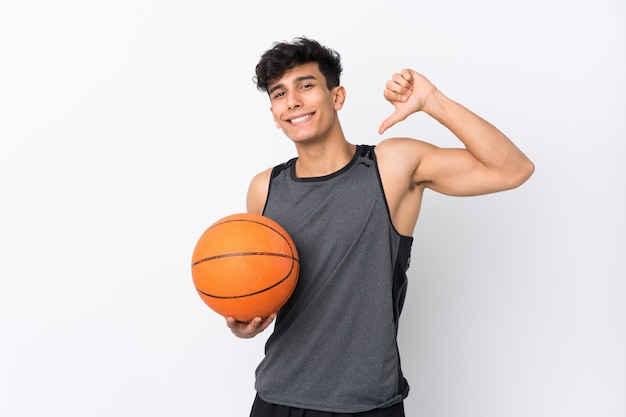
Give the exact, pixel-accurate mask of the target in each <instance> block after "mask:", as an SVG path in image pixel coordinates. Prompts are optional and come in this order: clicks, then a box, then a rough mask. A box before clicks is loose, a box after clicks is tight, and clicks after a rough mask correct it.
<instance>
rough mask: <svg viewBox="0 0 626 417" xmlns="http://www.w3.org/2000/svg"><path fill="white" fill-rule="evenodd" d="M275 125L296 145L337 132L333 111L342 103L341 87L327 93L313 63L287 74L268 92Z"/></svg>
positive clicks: (324, 83) (322, 77) (317, 69)
mask: <svg viewBox="0 0 626 417" xmlns="http://www.w3.org/2000/svg"><path fill="white" fill-rule="evenodd" d="M268 94H269V97H270V102H271V107H270V110H271V112H272V116H273V117H274V122H275V123H276V126H277V127H278V128H280V129H282V130H283V132H284V133H285V134H286V135H287V136H288V137H289V138H290V139H291V140H293V141H294V142H296V143H305V142H311V141H316V140H322V139H323V138H326V137H328V136H330V135H332V134H333V132H339V133H340V128H339V122H338V120H337V110H339V109H341V107H342V106H343V102H344V100H345V90H344V88H343V87H341V86H339V87H335V88H333V89H332V90H328V87H327V86H326V79H325V78H324V75H322V73H321V72H320V70H319V68H318V65H317V63H316V62H312V63H307V64H303V65H300V66H297V67H295V68H293V69H292V70H290V71H287V72H286V73H285V74H284V75H283V76H282V77H281V78H280V79H279V80H278V81H276V82H274V83H272V84H270V86H269V89H268Z"/></svg>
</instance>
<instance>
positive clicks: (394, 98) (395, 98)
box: [383, 88, 410, 104]
mask: <svg viewBox="0 0 626 417" xmlns="http://www.w3.org/2000/svg"><path fill="white" fill-rule="evenodd" d="M408 94H410V92H409V91H406V90H402V91H401V92H396V91H393V90H391V89H389V88H387V89H385V91H384V92H383V96H384V97H385V100H387V101H389V102H390V103H392V104H393V103H395V102H405V101H407V100H408V99H409V96H408Z"/></svg>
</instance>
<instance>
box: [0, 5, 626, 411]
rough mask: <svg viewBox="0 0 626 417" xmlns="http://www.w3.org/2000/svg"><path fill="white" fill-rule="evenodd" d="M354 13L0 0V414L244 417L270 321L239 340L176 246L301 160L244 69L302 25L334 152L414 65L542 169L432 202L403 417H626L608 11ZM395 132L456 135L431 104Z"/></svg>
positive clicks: (418, 261)
mask: <svg viewBox="0 0 626 417" xmlns="http://www.w3.org/2000/svg"><path fill="white" fill-rule="evenodd" d="M370 3H371V2H356V3H355V2H341V1H325V0H324V1H316V2H303V3H301V2H292V1H275V0H273V1H269V2H260V1H259V2H255V1H249V2H238V1H230V2H210V1H199V0H198V1H185V0H182V1H176V2H175V1H169V2H168V1H147V0H146V1H139V0H110V1H106V2H105V1H101V2H96V1H78V0H76V1H69V0H60V1H43V0H40V1H17V0H16V1H11V0H7V1H4V2H2V5H0V198H1V202H0V213H1V216H0V257H1V258H0V259H1V260H0V338H1V342H0V416H7V417H22V416H29V417H30V416H64V417H69V416H81V417H82V416H92V417H96V416H106V417H109V416H151V417H157V416H186V417H192V416H233V417H236V416H247V415H248V413H249V409H250V404H251V402H252V399H253V396H254V389H253V382H254V375H253V372H254V368H255V366H256V364H257V363H258V361H259V360H260V359H261V357H262V351H263V344H264V341H265V337H266V336H267V333H269V332H266V334H263V335H261V336H259V337H258V338H256V339H254V340H239V339H236V338H235V337H234V336H232V335H231V334H230V332H229V331H228V330H227V328H226V327H225V325H224V322H223V319H222V318H221V317H219V316H217V315H216V314H215V313H213V312H212V311H211V310H210V309H209V308H208V307H207V306H205V305H204V304H203V303H202V301H201V299H200V298H199V297H198V295H197V294H196V293H195V290H194V288H193V285H192V281H191V274H190V258H191V251H192V250H193V247H194V245H195V242H196V241H197V238H198V237H199V236H200V234H201V233H202V232H203V231H204V230H205V228H206V227H208V226H209V225H210V224H211V223H213V222H214V221H215V220H217V219H219V218H221V217H223V216H225V215H227V214H231V213H235V212H241V211H245V204H244V202H245V192H246V189H247V186H248V182H249V180H250V178H251V177H252V176H253V175H254V174H256V173H257V172H258V171H261V170H263V169H265V168H268V167H270V166H273V165H275V164H277V163H279V162H283V161H284V160H286V159H288V158H290V157H292V156H294V149H293V145H292V144H291V143H290V142H289V140H288V139H286V138H285V137H283V136H282V134H281V133H280V131H279V130H277V129H276V128H275V127H274V124H273V122H272V119H271V116H270V113H269V111H268V108H269V104H268V100H267V97H266V96H265V95H264V94H263V93H260V92H258V91H257V90H256V88H255V86H254V84H253V82H252V76H253V74H254V72H253V71H254V66H255V65H256V62H257V60H258V58H259V56H260V55H261V53H262V52H263V51H265V50H266V49H267V48H269V47H270V46H271V44H272V43H273V42H274V41H278V40H289V39H291V38H293V37H295V36H299V35H306V36H310V37H313V38H316V39H318V40H319V41H321V42H322V43H325V44H327V45H329V46H331V47H333V48H335V49H337V50H338V51H339V52H340V53H341V55H342V58H343V64H344V68H345V71H344V74H343V78H342V83H343V84H344V86H345V87H346V89H347V92H348V99H347V103H346V105H345V107H344V109H343V110H342V111H341V117H342V120H343V126H344V130H345V133H346V135H347V137H348V139H349V140H350V141H351V142H353V143H370V144H375V143H377V142H378V141H379V140H380V137H379V135H378V134H377V133H376V130H377V128H378V125H379V123H380V122H381V121H382V120H383V119H384V118H385V117H387V116H388V115H389V114H390V111H391V106H390V105H389V104H388V103H386V102H385V101H384V100H383V98H382V91H383V89H384V83H385V81H386V80H387V79H388V78H389V77H390V75H391V74H392V73H393V72H395V71H398V70H400V69H402V68H404V67H412V68H414V69H416V70H418V71H420V72H422V73H424V74H425V75H426V76H427V77H429V78H430V79H431V80H432V81H433V82H434V83H435V84H436V85H437V86H438V87H439V88H440V89H441V90H442V91H443V92H444V93H445V94H446V95H448V96H449V97H451V98H453V99H455V100H457V101H459V102H461V103H463V104H465V105H466V106H468V107H469V108H471V109H472V110H474V111H475V112H476V113H478V114H480V115H482V116H483V117H485V118H486V119H488V120H490V121H491V122H493V123H494V124H495V125H497V126H498V127H500V128H501V129H502V130H503V131H504V132H505V133H507V134H508V135H509V136H510V137H511V138H512V139H513V140H514V141H515V142H516V143H517V144H518V145H519V147H520V148H522V150H524V152H525V153H526V154H527V155H528V156H529V157H530V158H531V159H532V160H533V161H534V162H535V164H536V173H535V174H534V176H533V177H532V178H531V179H530V180H529V181H528V182H527V183H526V184H524V185H523V186H522V187H521V188H519V189H516V190H513V191H509V192H506V193H499V194H494V195H489V196H483V197H475V198H452V197H444V196H440V195H437V194H435V193H432V192H431V193H427V195H426V196H425V201H424V207H423V211H422V215H421V218H420V222H419V224H418V227H417V229H416V232H415V244H414V249H413V258H412V265H411V268H410V274H409V275H410V276H409V278H410V284H409V293H408V297H407V303H406V307H405V311H404V312H403V315H402V319H401V325H400V337H399V340H400V348H401V353H402V359H403V366H404V371H405V374H406V377H407V378H408V379H409V382H410V384H411V394H410V396H409V398H408V399H407V401H406V409H407V416H411V417H416V416H429V417H434V416H446V417H454V416H459V417H460V416H463V417H472V416H476V417H491V416H493V417H496V416H497V417H500V416H507V417H510V416H520V417H522V416H523V417H527V416H534V417H538V416H545V417H548V416H549V417H554V416H569V417H579V416H580V417H583V416H594V417H623V416H625V415H626V395H625V394H626V284H625V280H626V262H625V260H624V259H625V257H624V252H625V249H626V239H625V237H624V236H625V232H626V227H625V226H626V225H625V221H624V214H625V213H626V204H625V203H624V190H625V189H626V186H625V185H624V183H625V180H626V169H625V168H624V151H625V148H626V147H625V146H624V141H625V140H626V123H625V120H626V119H625V117H626V116H625V114H626V102H625V100H624V97H625V93H626V83H625V81H624V74H626V42H625V41H626V5H625V3H624V2H623V1H621V0H595V1H593V2H592V1H577V0H574V1H565V0H563V1H549V0H527V1H524V2H501V1H496V0H477V1H472V2H468V1H463V0H452V1H437V2H419V1H395V2H393V1H390V2H384V3H383V2H377V3H375V4H370ZM391 135H394V136H395V135H407V136H412V137H416V138H420V139H423V140H427V141H430V142H433V143H435V144H437V145H440V146H457V145H458V144H457V142H456V140H455V139H454V138H453V137H451V135H450V134H449V133H448V132H447V131H445V130H444V129H443V128H442V127H441V126H439V125H438V124H436V123H435V122H433V121H432V120H430V119H428V118H427V117H426V116H424V115H416V116H414V117H413V118H411V119H410V120H407V121H406V122H404V123H402V124H401V125H397V126H395V127H393V128H392V129H391V130H390V131H389V132H387V133H386V134H385V135H384V137H387V136H391ZM303 377H306V376H305V375H303Z"/></svg>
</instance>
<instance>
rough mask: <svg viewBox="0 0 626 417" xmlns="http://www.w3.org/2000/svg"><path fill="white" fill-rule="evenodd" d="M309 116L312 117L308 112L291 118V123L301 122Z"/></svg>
mask: <svg viewBox="0 0 626 417" xmlns="http://www.w3.org/2000/svg"><path fill="white" fill-rule="evenodd" d="M309 117H311V115H310V114H307V115H306V116H300V117H296V118H295V119H291V123H299V122H302V121H304V120H306V119H308V118H309Z"/></svg>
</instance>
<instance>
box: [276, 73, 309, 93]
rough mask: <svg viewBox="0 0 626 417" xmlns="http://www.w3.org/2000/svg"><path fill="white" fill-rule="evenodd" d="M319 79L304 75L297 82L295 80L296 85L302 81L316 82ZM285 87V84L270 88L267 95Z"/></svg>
mask: <svg viewBox="0 0 626 417" xmlns="http://www.w3.org/2000/svg"><path fill="white" fill-rule="evenodd" d="M316 79H317V78H315V76H313V75H302V76H300V77H298V78H296V79H295V80H293V83H294V84H297V83H299V82H300V81H305V80H316ZM283 87H285V84H276V85H275V86H274V87H272V88H270V89H269V90H268V91H267V94H272V93H273V92H274V91H276V90H279V89H281V88H283Z"/></svg>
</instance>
